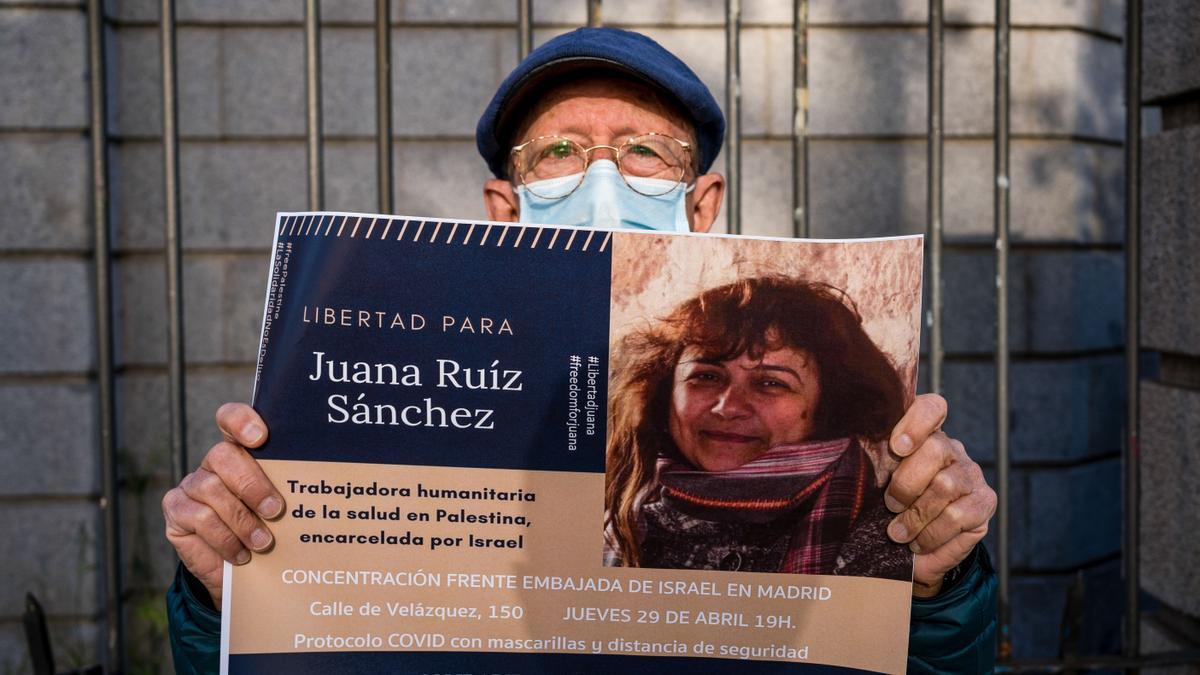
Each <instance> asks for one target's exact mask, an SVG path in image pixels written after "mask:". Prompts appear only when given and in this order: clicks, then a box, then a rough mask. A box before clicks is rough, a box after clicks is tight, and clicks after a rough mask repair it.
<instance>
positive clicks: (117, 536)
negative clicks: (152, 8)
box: [87, 0, 125, 673]
mask: <svg viewBox="0 0 1200 675" xmlns="http://www.w3.org/2000/svg"><path fill="white" fill-rule="evenodd" d="M87 22H88V98H89V107H90V120H89V139H88V140H89V145H90V149H91V156H92V157H91V159H92V231H93V244H92V246H93V249H92V267H93V273H94V274H95V277H94V279H95V284H96V288H95V293H96V295H95V301H96V384H97V388H98V392H97V393H98V398H99V419H98V421H99V426H100V439H99V440H100V447H99V451H100V516H101V521H102V527H103V532H104V563H103V564H104V654H103V659H102V663H103V664H104V666H105V668H106V669H107V671H108V672H110V673H115V672H118V671H120V670H121V668H122V665H123V664H124V662H125V632H124V621H123V617H122V606H121V605H122V602H121V600H122V594H121V591H122V588H121V512H120V489H119V486H120V482H119V481H120V477H119V476H118V473H117V472H118V463H117V440H116V430H117V414H116V395H115V377H114V375H113V370H114V369H113V321H112V306H113V290H112V241H111V238H110V233H109V223H110V220H109V199H108V189H109V188H108V105H107V100H106V99H107V92H108V89H107V87H108V77H107V75H108V71H107V63H106V59H105V58H104V56H105V47H106V45H105V40H104V2H103V0H88V3H87Z"/></svg>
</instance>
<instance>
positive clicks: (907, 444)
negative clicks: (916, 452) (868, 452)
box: [892, 434, 913, 456]
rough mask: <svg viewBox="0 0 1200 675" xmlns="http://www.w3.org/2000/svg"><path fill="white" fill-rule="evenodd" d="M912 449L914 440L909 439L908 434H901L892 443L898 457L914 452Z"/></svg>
mask: <svg viewBox="0 0 1200 675" xmlns="http://www.w3.org/2000/svg"><path fill="white" fill-rule="evenodd" d="M912 448H913V442H912V439H911V438H909V437H908V434H900V435H899V436H897V437H896V441H895V442H894V443H892V450H894V451H895V452H896V454H897V455H902V456H907V455H908V453H910V452H912Z"/></svg>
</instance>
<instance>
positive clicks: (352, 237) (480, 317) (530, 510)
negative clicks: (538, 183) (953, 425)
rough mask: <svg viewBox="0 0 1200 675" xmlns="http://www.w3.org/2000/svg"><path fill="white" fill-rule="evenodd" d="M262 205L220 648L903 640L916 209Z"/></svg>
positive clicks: (487, 656)
mask: <svg viewBox="0 0 1200 675" xmlns="http://www.w3.org/2000/svg"><path fill="white" fill-rule="evenodd" d="M275 231H276V234H275V240H274V243H273V248H272V250H273V256H272V261H271V270H270V279H269V286H268V291H267V296H266V302H265V311H264V319H263V328H262V338H261V347H260V352H259V359H258V369H257V373H256V383H255V392H254V399H253V404H254V406H255V408H256V409H257V410H258V411H259V412H260V414H261V415H262V416H263V418H264V419H265V420H266V422H267V424H268V426H269V428H270V439H269V441H268V443H267V444H266V446H265V447H264V448H263V449H262V450H261V451H259V452H257V453H256V457H257V458H258V459H259V461H260V462H261V464H262V466H263V468H264V470H265V471H266V472H267V474H268V475H269V476H270V478H271V479H272V481H273V482H274V483H275V485H276V486H277V487H278V488H279V490H280V492H281V493H282V494H283V496H284V498H285V500H286V502H287V508H286V511H285V515H284V516H283V517H282V518H281V519H280V520H278V521H276V522H274V523H272V530H273V531H274V533H275V538H276V545H275V548H274V550H273V551H272V552H271V553H269V554H266V555H256V556H255V557H254V559H253V560H252V562H251V563H249V564H248V565H245V566H241V567H233V566H227V567H226V575H225V589H224V597H223V605H224V606H223V612H222V618H223V622H224V623H223V628H222V672H227V673H235V674H236V673H262V672H289V673H329V672H389V673H447V672H453V673H610V672H622V673H650V672H653V673H663V672H689V673H718V672H738V673H775V672H801V671H803V672H826V673H850V672H901V671H903V670H904V668H905V662H906V661H905V658H906V652H907V645H908V622H909V607H910V603H911V593H912V588H911V577H912V557H911V554H910V553H909V551H908V549H907V547H905V546H903V545H899V544H894V543H892V542H890V541H889V540H888V538H887V535H886V532H885V530H886V526H887V523H888V522H889V520H890V518H891V514H890V513H889V512H888V511H887V510H886V508H884V507H883V504H882V490H883V488H882V486H883V485H886V481H887V477H888V475H889V472H890V471H891V469H892V468H894V465H895V464H894V460H893V459H892V458H891V457H890V456H889V454H888V452H887V447H886V441H887V438H888V436H889V433H890V430H891V428H892V426H893V425H894V424H895V423H896V422H897V421H898V420H899V418H900V415H901V414H902V412H903V410H904V409H905V407H907V404H908V403H909V402H910V401H911V400H912V397H913V395H914V391H915V384H916V371H917V352H918V346H919V345H918V343H919V314H920V295H921V265H922V240H921V238H920V237H899V238H887V239H863V240H838V241H824V240H823V241H815V240H785V239H772V238H756V237H732V236H720V235H692V234H663V233H651V232H630V231H606V230H598V229H571V228H561V227H543V226H518V225H513V224H501V223H485V222H467V221H450V220H430V219H417V218H406V217H390V216H378V215H365V214H348V213H284V214H280V215H279V216H278V218H277V222H276V230H275Z"/></svg>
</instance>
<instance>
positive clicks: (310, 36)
mask: <svg viewBox="0 0 1200 675" xmlns="http://www.w3.org/2000/svg"><path fill="white" fill-rule="evenodd" d="M304 56H305V63H304V66H305V80H304V85H305V87H304V91H305V94H306V99H307V104H308V208H309V210H312V211H320V210H321V209H323V208H325V166H324V165H325V157H324V154H323V152H322V148H321V141H322V138H321V136H322V133H323V131H322V125H321V0H305V2H304Z"/></svg>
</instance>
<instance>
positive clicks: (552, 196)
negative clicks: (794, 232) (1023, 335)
mask: <svg viewBox="0 0 1200 675" xmlns="http://www.w3.org/2000/svg"><path fill="white" fill-rule="evenodd" d="M724 128H725V121H724V117H723V115H722V113H721V110H720V108H719V106H718V105H717V103H716V101H715V100H714V99H713V97H712V94H711V93H710V92H709V90H708V89H707V87H705V86H704V84H703V83H702V82H701V81H700V80H699V78H697V77H696V75H695V74H694V73H693V72H692V71H691V70H690V69H689V68H688V67H687V66H686V65H684V64H683V62H681V61H679V60H678V59H677V58H676V57H675V56H674V55H672V54H670V53H669V52H667V51H666V50H665V49H663V48H662V47H661V46H659V45H658V44H657V43H655V42H653V41H652V40H650V39H649V38H647V37H645V36H642V35H638V34H636V33H630V32H627V31H620V30H615V29H603V28H597V29H580V30H577V31H575V32H573V33H569V34H567V35H563V36H560V37H558V38H555V39H553V40H551V41H549V42H547V43H546V44H544V45H542V46H541V47H539V48H538V49H536V50H534V51H533V52H532V53H531V54H530V55H529V56H528V57H527V58H526V59H525V60H524V61H523V62H522V63H521V64H520V65H518V67H517V68H516V70H514V71H513V72H512V74H510V75H509V77H508V78H507V79H506V80H505V81H504V82H503V83H502V84H501V85H500V88H499V90H498V91H497V93H496V95H495V98H494V99H493V100H492V102H491V104H490V105H489V106H488V108H487V110H486V111H485V112H484V114H483V116H482V118H481V119H480V121H479V126H478V128H477V131H476V140H477V144H478V147H479V151H480V154H481V155H483V157H484V159H485V160H486V161H487V163H488V166H489V167H490V168H491V170H492V173H493V174H494V175H495V176H496V177H495V178H494V179H491V180H488V181H487V182H486V183H485V185H484V201H485V204H486V207H487V211H488V216H489V217H490V218H491V219H493V220H497V221H519V222H535V223H549V224H567V225H592V226H623V227H641V228H648V229H660V230H675V231H688V230H691V231H694V232H707V231H708V230H709V229H710V228H711V227H712V224H713V222H714V221H715V220H716V217H717V214H718V212H719V211H720V207H721V200H722V197H723V195H724V189H725V181H724V178H723V177H722V176H720V175H719V174H716V173H709V169H710V168H711V166H712V163H713V161H714V159H715V158H716V155H717V153H718V151H719V150H720V146H721V141H722V138H723V136H724ZM946 414H947V406H946V402H945V401H944V400H943V399H942V398H941V397H940V396H936V395H925V396H921V397H918V398H917V399H916V401H915V402H914V403H913V405H912V406H911V407H910V408H909V409H908V410H907V412H906V413H905V415H904V417H903V418H902V419H901V420H900V422H899V423H898V424H897V425H896V428H895V430H894V431H893V433H892V436H891V447H892V451H893V452H894V454H895V455H897V456H898V457H899V458H900V459H901V461H900V465H899V468H898V469H897V470H896V472H895V473H894V474H893V476H892V478H891V482H890V484H889V485H888V488H887V492H886V497H885V501H886V502H887V505H888V508H889V509H891V510H892V511H893V512H895V513H896V514H897V515H896V517H895V519H894V520H893V522H892V523H891V525H890V526H889V529H888V534H889V536H891V537H892V538H893V539H894V540H896V541H898V542H902V543H908V544H909V545H910V547H911V548H912V550H913V551H914V552H915V553H916V563H915V567H914V585H913V596H914V597H913V606H912V627H911V638H910V643H909V646H910V657H909V670H910V672H982V671H985V670H990V669H991V667H992V662H993V660H994V609H995V608H994V604H995V599H994V592H995V591H994V586H995V581H994V578H993V577H994V574H993V572H992V570H991V567H990V563H989V561H988V558H987V554H986V552H985V551H984V550H983V548H982V546H977V543H978V542H979V540H980V539H982V538H983V536H984V534H985V533H986V532H987V522H988V520H989V519H990V518H991V516H992V513H993V512H994V510H995V504H996V496H995V493H994V492H993V491H992V490H991V489H990V488H989V487H988V486H987V484H986V483H985V482H984V480H983V474H982V472H981V471H980V469H979V466H978V465H977V464H975V463H974V462H973V461H971V459H970V458H969V457H968V456H967V455H966V452H965V450H964V449H963V446H962V444H961V443H959V442H958V441H955V440H953V439H951V438H949V437H948V436H946V434H944V433H943V432H941V431H940V429H941V426H942V423H943V422H944V420H945V418H946ZM217 426H218V427H219V428H220V429H221V432H222V434H223V435H224V437H225V440H224V441H222V442H220V443H218V444H216V445H215V446H213V448H212V449H211V450H210V451H209V452H208V454H207V455H206V456H205V458H204V460H203V462H202V463H201V466H200V468H199V469H197V471H196V472H194V473H192V474H190V475H188V476H187V477H186V478H184V480H183V481H182V482H181V483H180V485H179V486H178V487H176V488H174V489H173V490H171V491H170V492H168V493H167V495H166V496H165V497H164V498H163V515H164V517H165V519H166V534H167V538H168V540H170V542H171V543H172V545H174V546H175V550H176V551H177V552H178V553H179V557H180V559H181V560H182V562H183V565H181V567H180V570H179V574H178V576H177V578H176V581H175V583H174V584H173V586H172V588H171V589H170V591H169V592H168V607H169V614H170V620H171V640H172V649H173V651H174V654H175V659H176V668H177V670H178V671H179V672H181V673H207V672H215V671H216V667H217V656H218V650H219V634H220V615H219V614H218V613H217V611H216V610H215V609H214V608H215V607H218V606H220V593H221V570H222V563H223V562H224V561H229V562H231V563H233V564H244V563H246V562H247V561H249V560H250V558H251V557H252V555H253V554H255V553H266V552H267V551H269V550H270V548H271V546H272V544H273V540H272V538H271V534H270V528H269V525H268V524H267V523H268V522H269V521H270V520H272V519H274V518H277V517H279V516H280V515H281V514H282V513H283V512H284V509H285V506H284V501H283V497H282V495H280V494H279V492H278V491H277V490H276V489H275V488H274V487H273V486H272V485H271V483H270V482H269V481H268V480H267V479H266V476H265V475H264V474H263V472H262V470H261V469H260V468H259V467H258V465H257V464H256V463H255V461H254V459H253V457H252V455H251V454H250V453H248V452H247V450H246V449H247V448H251V449H252V448H256V447H259V446H261V445H262V444H263V443H264V442H265V440H266V438H267V428H266V425H265V423H264V422H263V421H262V419H261V418H260V417H259V416H258V414H257V413H255V411H254V410H253V409H252V408H250V407H249V406H246V405H244V404H232V403H231V404H226V405H224V406H222V407H221V409H220V410H218V411H217Z"/></svg>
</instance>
